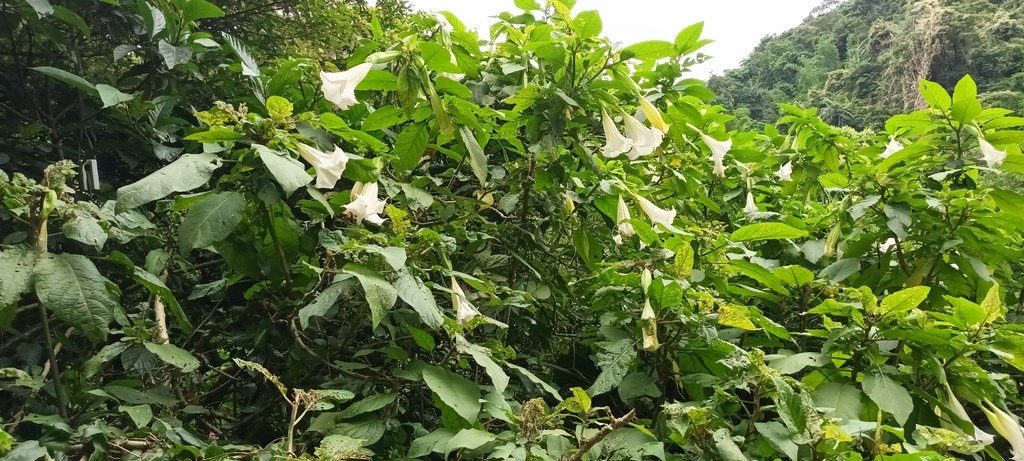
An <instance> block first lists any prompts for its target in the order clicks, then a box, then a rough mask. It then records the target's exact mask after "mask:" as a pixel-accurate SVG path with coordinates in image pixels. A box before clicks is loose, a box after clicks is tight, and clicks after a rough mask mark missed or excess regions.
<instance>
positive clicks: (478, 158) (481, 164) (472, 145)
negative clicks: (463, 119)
mask: <svg viewBox="0 0 1024 461" xmlns="http://www.w3.org/2000/svg"><path fill="white" fill-rule="evenodd" d="M459 134H461V135H462V142H463V143H464V144H465V145H466V150H467V151H469V166H470V168H472V169H473V175H474V176H476V179H477V180H478V181H480V187H484V186H485V185H486V184H487V154H484V150H483V148H482V147H480V143H478V142H477V141H476V136H474V135H473V131H472V130H470V129H469V128H467V127H461V128H459Z"/></svg>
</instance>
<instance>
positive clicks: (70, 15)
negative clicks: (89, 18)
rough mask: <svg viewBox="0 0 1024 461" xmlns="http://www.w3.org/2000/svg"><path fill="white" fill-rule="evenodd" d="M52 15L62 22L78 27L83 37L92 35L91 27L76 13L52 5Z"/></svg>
mask: <svg viewBox="0 0 1024 461" xmlns="http://www.w3.org/2000/svg"><path fill="white" fill-rule="evenodd" d="M53 16H54V17H56V18H57V19H60V20H61V21H63V22H64V24H67V25H69V26H71V27H74V28H76V29H78V31H79V32H81V33H82V36H84V37H85V38H90V37H92V29H91V28H90V27H89V24H87V23H86V22H85V19H82V17H81V16H79V15H78V13H75V12H74V11H71V10H69V9H67V8H65V7H63V6H59V5H58V6H55V7H53Z"/></svg>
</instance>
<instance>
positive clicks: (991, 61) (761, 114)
mask: <svg viewBox="0 0 1024 461" xmlns="http://www.w3.org/2000/svg"><path fill="white" fill-rule="evenodd" d="M837 3H838V4H839V5H838V6H836V7H834V8H824V7H827V6H830V5H835V4H837ZM822 9H823V10H826V11H827V12H824V13H822V14H819V15H813V14H812V16H811V17H809V18H808V19H807V20H806V21H804V23H803V24H801V25H800V26H799V27H796V28H794V29H791V30H789V31H787V32H785V33H783V34H781V35H779V36H775V37H769V38H766V39H765V40H764V41H762V43H761V44H760V45H759V46H758V47H757V48H756V49H755V50H754V51H753V53H751V55H750V56H749V57H748V58H747V60H746V61H744V63H743V65H742V66H741V67H740V68H738V69H734V70H731V71H728V72H727V73H726V74H725V75H724V76H719V77H713V78H712V79H711V81H710V86H711V88H712V89H713V90H714V91H715V92H716V93H717V94H718V98H719V102H721V103H722V104H724V105H725V106H726V107H729V108H730V109H733V110H735V111H736V113H737V115H738V117H739V121H740V123H747V122H749V123H773V122H775V120H776V119H777V117H778V108H777V104H778V103H779V102H782V101H796V102H798V103H801V104H804V105H809V106H813V107H817V108H819V109H820V111H821V115H822V117H823V118H824V119H825V120H827V121H828V122H830V123H834V124H839V125H850V126H853V127H856V128H863V127H873V126H878V125H880V124H881V122H883V121H884V120H885V119H886V118H888V117H889V116H890V115H892V114H894V113H898V112H901V111H904V110H908V109H913V108H917V107H923V104H924V102H923V101H922V100H921V98H920V95H919V93H918V81H919V80H921V79H929V80H933V81H937V82H939V83H941V84H942V85H943V86H945V87H947V89H952V87H953V86H954V85H955V83H956V82H957V81H958V80H959V79H960V78H961V77H962V76H963V75H964V74H970V75H971V76H972V77H974V79H975V80H976V81H977V82H978V83H979V91H980V92H981V93H982V94H981V97H982V100H983V101H984V102H985V103H987V104H993V105H999V106H1003V107H1008V108H1011V109H1016V110H1018V111H1019V110H1021V109H1024V65H1022V59H1024V1H1022V0H847V1H845V2H837V1H835V0H831V1H826V2H825V3H824V4H823V8H821V9H820V10H822ZM748 117H749V118H748Z"/></svg>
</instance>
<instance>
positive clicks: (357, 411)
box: [338, 393, 398, 419]
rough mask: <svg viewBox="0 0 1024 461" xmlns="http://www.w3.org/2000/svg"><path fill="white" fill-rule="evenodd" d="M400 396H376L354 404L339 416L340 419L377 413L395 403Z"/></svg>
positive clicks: (389, 394)
mask: <svg viewBox="0 0 1024 461" xmlns="http://www.w3.org/2000/svg"><path fill="white" fill-rule="evenodd" d="M396 398H398V394H391V393H388V394H375V395H371V396H369V397H367V398H365V399H363V400H360V401H358V402H356V403H353V404H352V405H350V406H349V407H348V408H346V409H344V410H342V411H341V413H339V414H338V419H349V418H352V417H355V416H359V415H361V414H364V413H369V412H371V411H377V410H380V409H381V408H384V407H386V406H388V405H391V402H394V401H395V399H396Z"/></svg>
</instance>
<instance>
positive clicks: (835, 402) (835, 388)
mask: <svg viewBox="0 0 1024 461" xmlns="http://www.w3.org/2000/svg"><path fill="white" fill-rule="evenodd" d="M863 395H864V394H863V393H861V391H860V389H857V387H856V386H854V385H853V384H849V383H828V384H825V385H823V386H821V387H819V388H817V389H815V390H814V393H812V394H811V398H813V399H814V405H815V406H817V407H821V408H830V409H831V410H829V411H828V412H827V413H825V416H826V417H829V418H842V419H845V420H848V421H857V420H859V419H860V411H861V409H863V408H864V401H863V400H861V398H862V396H863Z"/></svg>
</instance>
